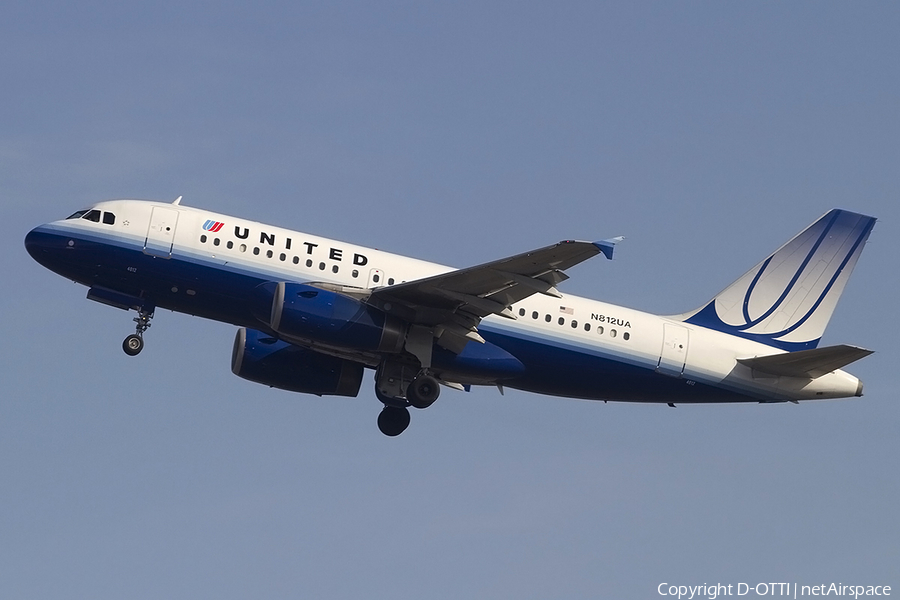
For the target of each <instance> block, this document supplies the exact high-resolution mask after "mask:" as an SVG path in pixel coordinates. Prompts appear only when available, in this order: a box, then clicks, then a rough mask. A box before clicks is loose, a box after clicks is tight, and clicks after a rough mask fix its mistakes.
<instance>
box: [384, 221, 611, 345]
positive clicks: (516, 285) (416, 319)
mask: <svg viewBox="0 0 900 600" xmlns="http://www.w3.org/2000/svg"><path fill="white" fill-rule="evenodd" d="M619 239H620V238H616V239H613V240H607V241H603V242H575V241H563V242H560V243H558V244H554V245H553V246H547V247H545V248H539V249H537V250H533V251H531V252H525V253H523V254H517V255H515V256H510V257H508V258H503V259H500V260H495V261H493V262H489V263H485V264H482V265H478V266H475V267H469V268H466V269H459V270H457V271H450V272H448V273H443V274H441V275H435V276H433V277H426V278H424V279H417V280H415V281H408V282H405V283H401V284H399V285H393V286H386V287H380V288H377V289H375V290H374V291H373V292H372V294H371V295H370V296H369V298H368V302H369V304H371V305H373V306H375V307H377V308H380V309H381V310H384V311H385V312H388V313H390V314H394V315H397V316H399V317H400V318H402V319H404V320H406V321H408V322H409V323H411V324H412V325H417V326H420V327H424V328H428V329H430V330H431V333H432V334H433V336H434V337H436V338H438V343H439V344H440V345H441V346H443V347H445V348H448V349H450V350H453V351H456V352H459V351H461V350H462V347H464V346H465V344H466V343H467V342H468V341H469V340H476V341H479V342H483V341H484V340H483V339H482V338H481V336H480V335H478V332H477V329H478V324H479V323H480V322H481V319H482V318H484V317H486V316H488V315H492V314H493V315H500V316H502V317H506V318H510V319H515V318H516V317H515V315H513V314H512V311H511V310H510V306H511V305H512V304H515V303H516V302H518V301H520V300H523V299H525V298H527V297H529V296H531V295H533V294H537V293H540V294H545V295H548V296H553V297H556V298H559V297H561V295H560V293H559V292H558V291H557V290H556V285H557V284H558V283H560V282H562V281H565V280H566V279H568V276H567V275H566V274H565V273H563V271H564V270H565V269H568V268H570V267H572V266H574V265H577V264H578V263H580V262H582V261H585V260H587V259H588V258H591V257H593V256H596V255H597V254H600V253H601V252H602V253H603V254H604V255H606V256H607V257H608V258H612V252H613V246H614V245H615V243H616V242H617V241H619Z"/></svg>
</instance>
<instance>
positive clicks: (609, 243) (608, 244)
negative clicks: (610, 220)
mask: <svg viewBox="0 0 900 600" xmlns="http://www.w3.org/2000/svg"><path fill="white" fill-rule="evenodd" d="M624 239H625V236H624V235H620V236H616V237H614V238H609V239H608V240H601V241H599V242H594V245H595V246H597V248H599V249H600V252H602V253H603V256H605V257H606V258H608V259H609V260H612V257H613V250H615V248H616V244H618V243H619V242H621V241H622V240H624Z"/></svg>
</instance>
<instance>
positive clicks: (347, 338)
mask: <svg viewBox="0 0 900 600" xmlns="http://www.w3.org/2000/svg"><path fill="white" fill-rule="evenodd" d="M251 306H252V308H251V310H252V311H253V315H254V316H255V317H256V318H257V319H259V320H260V321H262V322H263V323H265V324H266V325H268V326H269V327H270V328H271V329H272V331H276V332H278V333H279V334H281V335H282V336H285V337H288V338H295V339H301V340H310V341H313V342H319V343H322V344H327V345H329V346H335V347H340V348H352V349H356V350H372V351H378V352H399V351H400V350H401V349H402V348H403V342H404V340H405V338H406V325H405V324H404V323H403V321H401V320H400V319H398V318H396V317H394V316H391V315H388V314H386V313H384V312H382V311H380V310H378V309H376V308H373V307H371V306H369V305H367V304H365V303H363V302H360V301H359V300H357V299H356V298H351V297H350V296H347V295H345V294H340V293H338V292H332V291H330V290H323V289H321V288H317V287H313V286H311V285H305V284H302V283H285V282H280V283H275V282H267V283H263V284H261V285H259V286H258V287H257V288H256V290H255V291H254V294H253V300H252V305H251Z"/></svg>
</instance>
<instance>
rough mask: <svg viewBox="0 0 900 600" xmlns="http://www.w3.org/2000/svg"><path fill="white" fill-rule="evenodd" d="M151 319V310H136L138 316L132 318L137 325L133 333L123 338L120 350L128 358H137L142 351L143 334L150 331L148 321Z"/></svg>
mask: <svg viewBox="0 0 900 600" xmlns="http://www.w3.org/2000/svg"><path fill="white" fill-rule="evenodd" d="M152 318H153V309H152V308H149V309H147V308H142V309H140V310H138V316H136V317H135V318H134V322H135V323H137V326H136V327H135V332H134V333H132V334H131V335H129V336H128V337H127V338H125V341H123V342H122V350H124V351H125V354H127V355H128V356H137V355H138V354H140V353H141V350H143V349H144V332H145V331H147V330H148V329H150V319H152Z"/></svg>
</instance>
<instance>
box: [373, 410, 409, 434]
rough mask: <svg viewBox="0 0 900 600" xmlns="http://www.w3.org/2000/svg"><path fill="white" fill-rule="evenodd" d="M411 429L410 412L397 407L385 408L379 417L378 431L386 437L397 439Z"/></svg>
mask: <svg viewBox="0 0 900 600" xmlns="http://www.w3.org/2000/svg"><path fill="white" fill-rule="evenodd" d="M407 427H409V411H408V410H406V409H405V408H397V407H396V406H385V407H384V408H383V409H382V410H381V414H379V415H378V429H380V430H381V433H383V434H384V435H386V436H389V437H395V436H398V435H400V434H401V433H403V432H404V431H406V428H407Z"/></svg>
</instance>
